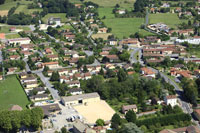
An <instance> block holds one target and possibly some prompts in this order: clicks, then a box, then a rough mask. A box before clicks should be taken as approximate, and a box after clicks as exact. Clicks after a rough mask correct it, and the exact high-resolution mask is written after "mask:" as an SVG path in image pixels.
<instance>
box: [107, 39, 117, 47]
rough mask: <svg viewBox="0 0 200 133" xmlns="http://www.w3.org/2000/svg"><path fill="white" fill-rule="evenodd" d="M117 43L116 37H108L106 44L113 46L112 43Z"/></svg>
mask: <svg viewBox="0 0 200 133" xmlns="http://www.w3.org/2000/svg"><path fill="white" fill-rule="evenodd" d="M117 43H118V42H117V39H109V40H108V44H109V45H112V46H114V45H117Z"/></svg>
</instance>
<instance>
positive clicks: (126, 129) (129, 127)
mask: <svg viewBox="0 0 200 133" xmlns="http://www.w3.org/2000/svg"><path fill="white" fill-rule="evenodd" d="M119 133H143V131H142V130H141V129H140V128H139V127H138V126H137V125H135V124H134V123H131V122H130V123H126V124H124V125H123V127H122V128H121V129H120V131H119Z"/></svg>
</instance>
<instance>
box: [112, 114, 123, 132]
mask: <svg viewBox="0 0 200 133" xmlns="http://www.w3.org/2000/svg"><path fill="white" fill-rule="evenodd" d="M120 125H121V118H120V116H119V115H118V114H117V113H115V114H114V115H113V116H112V119H111V127H112V128H115V129H118V127H119V126H120Z"/></svg>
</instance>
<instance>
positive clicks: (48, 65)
mask: <svg viewBox="0 0 200 133" xmlns="http://www.w3.org/2000/svg"><path fill="white" fill-rule="evenodd" d="M42 66H43V67H45V66H47V67H49V69H54V68H59V67H60V66H59V63H58V62H57V61H56V62H46V63H42Z"/></svg>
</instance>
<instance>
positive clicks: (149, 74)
mask: <svg viewBox="0 0 200 133" xmlns="http://www.w3.org/2000/svg"><path fill="white" fill-rule="evenodd" d="M141 73H142V75H144V76H145V77H152V78H155V77H156V74H155V72H153V71H152V70H151V69H149V68H147V67H142V68H141Z"/></svg>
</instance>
